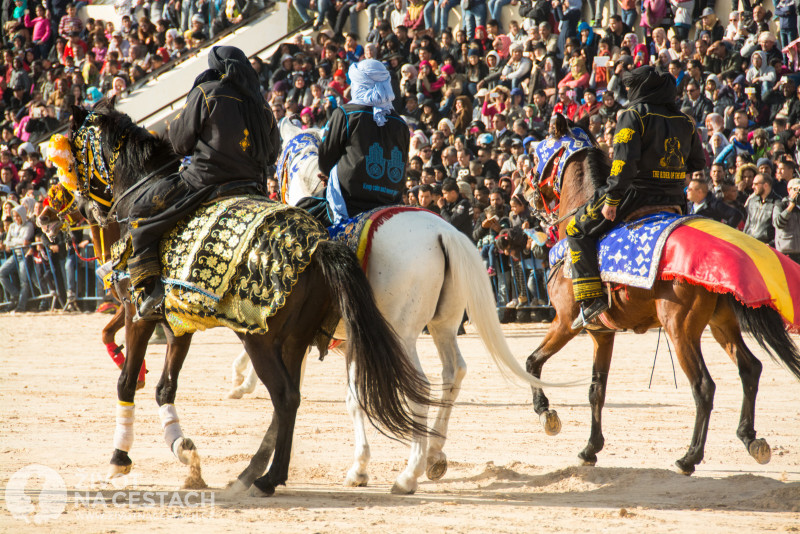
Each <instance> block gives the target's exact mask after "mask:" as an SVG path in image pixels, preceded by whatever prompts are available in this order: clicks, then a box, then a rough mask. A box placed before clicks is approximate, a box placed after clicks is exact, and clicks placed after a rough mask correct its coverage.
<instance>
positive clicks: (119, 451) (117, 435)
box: [108, 313, 156, 479]
mask: <svg viewBox="0 0 800 534" xmlns="http://www.w3.org/2000/svg"><path fill="white" fill-rule="evenodd" d="M132 317H133V314H132V313H126V314H125V341H126V344H127V345H128V350H127V356H126V358H125V364H124V365H123V366H122V372H121V373H120V375H119V380H118V381H117V399H118V404H117V425H116V429H115V430H114V453H113V454H112V455H111V468H110V469H109V472H108V478H109V479H111V478H115V477H118V476H121V475H126V474H128V473H130V471H131V466H132V465H133V462H132V461H131V459H130V457H129V456H128V451H130V448H131V446H132V445H133V420H134V410H135V405H134V403H133V399H134V397H135V395H136V389H137V388H136V382H137V378H138V375H139V370H140V369H141V368H142V364H143V362H144V355H145V351H146V350H147V341H148V340H149V339H150V335H151V334H152V333H153V329H155V327H156V324H155V322H153V321H139V322H137V323H134V322H132V321H131V319H132Z"/></svg>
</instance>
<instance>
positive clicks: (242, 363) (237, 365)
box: [231, 349, 250, 387]
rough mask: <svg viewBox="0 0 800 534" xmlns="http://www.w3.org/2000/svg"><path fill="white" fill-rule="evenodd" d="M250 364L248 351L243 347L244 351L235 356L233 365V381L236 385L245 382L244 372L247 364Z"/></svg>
mask: <svg viewBox="0 0 800 534" xmlns="http://www.w3.org/2000/svg"><path fill="white" fill-rule="evenodd" d="M249 364H250V357H249V356H248V355H247V351H246V350H244V349H242V352H240V353H239V355H238V356H237V357H236V358H234V360H233V365H232V366H231V383H232V384H233V386H234V387H236V386H239V385H241V384H242V382H244V373H245V371H246V370H247V366H248V365H249Z"/></svg>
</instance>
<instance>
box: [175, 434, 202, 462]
mask: <svg viewBox="0 0 800 534" xmlns="http://www.w3.org/2000/svg"><path fill="white" fill-rule="evenodd" d="M196 450H197V447H195V446H194V442H193V441H192V440H190V439H189V438H178V439H176V440H175V442H174V443H173V444H172V453H173V454H175V457H176V458H178V460H180V461H181V463H182V464H183V465H190V464H191V461H192V455H191V451H196Z"/></svg>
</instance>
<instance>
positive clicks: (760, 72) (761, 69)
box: [745, 50, 776, 94]
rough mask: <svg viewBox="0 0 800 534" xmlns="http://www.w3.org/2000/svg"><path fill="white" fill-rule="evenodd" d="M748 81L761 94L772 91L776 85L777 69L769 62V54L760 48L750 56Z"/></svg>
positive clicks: (746, 76)
mask: <svg viewBox="0 0 800 534" xmlns="http://www.w3.org/2000/svg"><path fill="white" fill-rule="evenodd" d="M745 79H746V80H747V83H749V84H751V85H754V86H756V87H757V90H758V91H760V92H761V94H767V93H769V92H770V91H772V87H773V86H774V85H775V79H776V74H775V69H774V68H772V67H771V66H769V65H768V64H767V54H766V53H765V52H762V51H760V50H757V51H755V52H753V56H752V57H751V58H750V68H749V69H747V73H746V74H745Z"/></svg>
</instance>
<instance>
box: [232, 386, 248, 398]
mask: <svg viewBox="0 0 800 534" xmlns="http://www.w3.org/2000/svg"><path fill="white" fill-rule="evenodd" d="M237 385H238V384H237ZM243 396H244V392H243V391H242V388H240V387H235V388H233V389H232V390H230V392H229V393H228V398H229V399H241V398H242V397H243Z"/></svg>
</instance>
